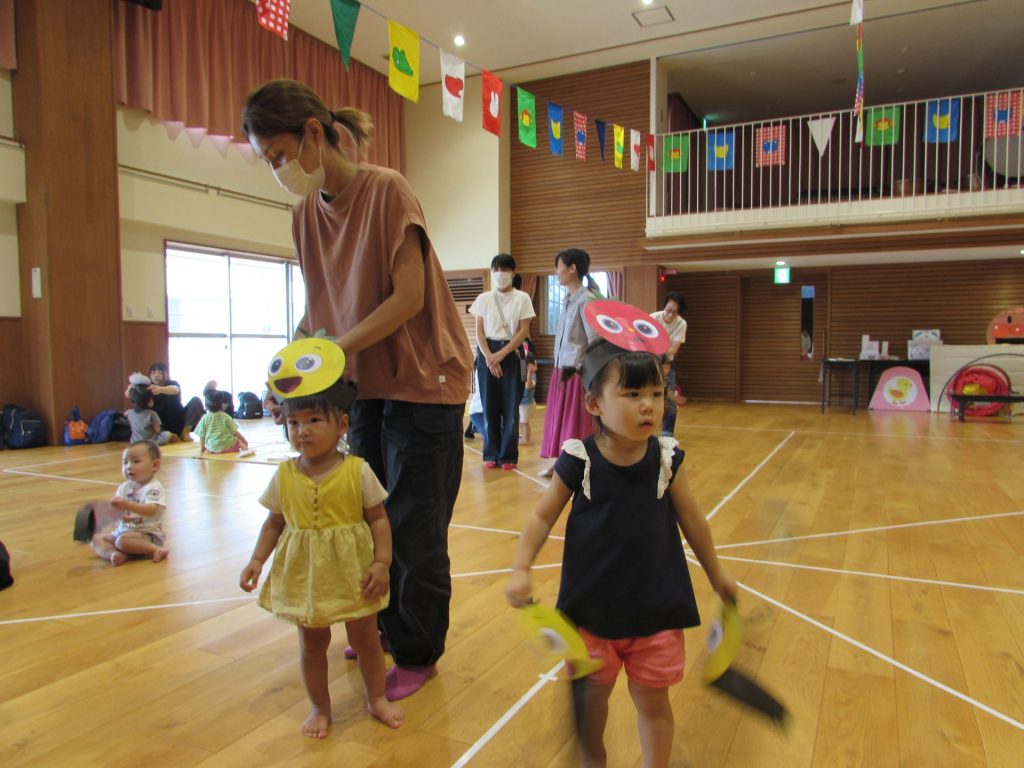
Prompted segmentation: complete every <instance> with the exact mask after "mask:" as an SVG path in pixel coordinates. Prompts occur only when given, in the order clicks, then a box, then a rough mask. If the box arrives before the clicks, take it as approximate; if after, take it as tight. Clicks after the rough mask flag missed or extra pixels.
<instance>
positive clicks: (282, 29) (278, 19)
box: [256, 0, 291, 40]
mask: <svg viewBox="0 0 1024 768" xmlns="http://www.w3.org/2000/svg"><path fill="white" fill-rule="evenodd" d="M290 10H291V0H256V19H257V21H259V23H260V26H261V27H263V28H264V29H268V30H270V31H271V32H273V33H274V34H275V35H280V36H281V37H283V38H284V39H285V40H287V39H288V13H289V12H290Z"/></svg>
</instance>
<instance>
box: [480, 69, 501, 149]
mask: <svg viewBox="0 0 1024 768" xmlns="http://www.w3.org/2000/svg"><path fill="white" fill-rule="evenodd" d="M480 74H481V75H482V79H481V90H480V97H481V102H482V103H481V106H482V108H483V126H484V129H485V130H488V131H490V132H491V133H493V134H494V135H495V136H501V91H502V89H503V88H504V87H505V84H504V83H503V82H501V80H500V79H499V78H498V77H497V76H495V75H492V74H491V73H490V72H488V71H487V70H486V69H483V70H480Z"/></svg>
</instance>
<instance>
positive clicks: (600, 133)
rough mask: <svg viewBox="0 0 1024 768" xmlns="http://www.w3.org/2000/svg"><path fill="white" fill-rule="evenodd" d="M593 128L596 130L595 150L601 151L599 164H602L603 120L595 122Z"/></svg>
mask: <svg viewBox="0 0 1024 768" xmlns="http://www.w3.org/2000/svg"><path fill="white" fill-rule="evenodd" d="M594 127H595V128H597V148H598V149H600V150H601V162H602V163H603V162H604V128H605V122H604V120H595V121H594Z"/></svg>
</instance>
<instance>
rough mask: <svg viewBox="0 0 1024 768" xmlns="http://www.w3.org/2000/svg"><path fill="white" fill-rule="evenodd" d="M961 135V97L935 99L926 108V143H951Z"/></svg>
mask: <svg viewBox="0 0 1024 768" xmlns="http://www.w3.org/2000/svg"><path fill="white" fill-rule="evenodd" d="M959 135H960V99H933V100H932V101H929V102H928V104H927V106H926V108H925V121H924V141H925V143H926V144H949V143H950V142H951V141H956V140H957V138H958V137H959Z"/></svg>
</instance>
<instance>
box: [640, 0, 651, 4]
mask: <svg viewBox="0 0 1024 768" xmlns="http://www.w3.org/2000/svg"><path fill="white" fill-rule="evenodd" d="M641 2H643V4H644V5H650V4H651V3H653V2H654V0H641Z"/></svg>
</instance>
